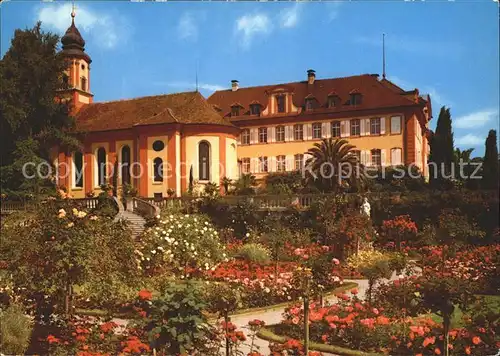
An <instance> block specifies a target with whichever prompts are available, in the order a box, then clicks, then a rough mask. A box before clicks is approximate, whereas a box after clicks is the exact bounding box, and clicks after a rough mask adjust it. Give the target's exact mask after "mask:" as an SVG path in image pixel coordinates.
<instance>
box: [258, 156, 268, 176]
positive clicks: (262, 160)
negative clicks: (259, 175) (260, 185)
mask: <svg viewBox="0 0 500 356" xmlns="http://www.w3.org/2000/svg"><path fill="white" fill-rule="evenodd" d="M267 171H268V164H267V157H266V156H264V157H259V172H267Z"/></svg>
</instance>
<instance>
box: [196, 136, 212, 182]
mask: <svg viewBox="0 0 500 356" xmlns="http://www.w3.org/2000/svg"><path fill="white" fill-rule="evenodd" d="M198 160H199V161H198V179H199V180H210V144H209V143H208V142H207V141H201V142H200V144H199V145H198Z"/></svg>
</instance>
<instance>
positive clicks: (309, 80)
mask: <svg viewBox="0 0 500 356" xmlns="http://www.w3.org/2000/svg"><path fill="white" fill-rule="evenodd" d="M315 79H316V71H315V70H313V69H309V70H308V71H307V83H308V84H314V80H315Z"/></svg>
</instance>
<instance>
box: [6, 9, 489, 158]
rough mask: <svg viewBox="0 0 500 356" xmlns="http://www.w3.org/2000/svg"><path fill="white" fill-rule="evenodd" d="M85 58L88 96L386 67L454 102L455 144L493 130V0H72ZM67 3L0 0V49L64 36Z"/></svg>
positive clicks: (435, 97) (472, 143)
mask: <svg viewBox="0 0 500 356" xmlns="http://www.w3.org/2000/svg"><path fill="white" fill-rule="evenodd" d="M76 6H77V9H76V13H77V15H76V25H77V26H78V28H79V29H80V32H81V33H82V35H83V37H84V39H85V40H86V42H87V46H86V51H87V53H88V54H89V55H90V56H91V57H92V60H93V62H92V65H91V70H92V72H91V79H90V85H91V90H92V91H93V92H94V94H95V100H96V101H108V100H114V99H122V98H133V97H137V96H144V95H154V94H161V93H172V92H179V91H185V90H193V89H194V87H195V78H196V74H195V73H196V71H197V72H198V81H199V86H200V89H201V92H202V93H203V94H204V95H205V96H208V95H209V94H210V93H211V92H212V91H213V90H215V89H219V88H228V87H229V86H230V81H231V80H232V79H238V80H239V81H240V85H241V86H251V85H263V84H272V83H282V82H289V81H298V80H305V78H306V70H307V69H309V68H312V69H315V70H316V75H317V77H319V78H327V77H337V76H349V75H356V74H362V73H379V74H381V73H382V44H381V37H382V33H385V34H386V57H387V75H388V78H389V79H391V80H393V81H394V82H395V83H396V84H399V85H400V86H402V87H403V88H404V89H408V90H409V89H413V88H419V90H420V92H421V93H429V94H430V95H431V97H432V101H433V109H434V110H433V114H434V119H433V121H432V125H431V127H432V128H434V127H435V124H436V121H437V116H438V113H439V108H440V107H441V106H442V105H447V106H449V107H451V112H452V115H453V123H454V133H455V143H456V144H457V146H459V147H462V148H469V147H474V148H475V152H474V153H475V154H476V155H482V154H483V153H484V140H485V137H486V135H487V132H488V130H489V129H491V128H495V129H498V108H499V66H498V60H499V38H498V36H499V28H498V3H497V2H494V1H489V0H484V1H473V2H470V1H469V2H461V1H456V2H434V1H426V2H403V1H398V2H395V1H387V2H381V1H380V2H379V1H377V2H375V1H373V2H329V3H324V2H314V3H293V2H260V3H250V2H222V3H214V2H164V3H152V2H135V3H132V2H118V1H107V2H92V1H87V2H76ZM70 12H71V5H70V3H67V2H66V3H61V2H51V3H50V2H45V3H40V2H8V3H5V2H4V3H3V4H2V5H1V20H2V21H1V22H2V24H1V53H2V55H3V54H4V53H5V51H6V50H7V49H8V46H9V45H10V39H11V37H12V35H13V32H14V30H15V29H16V28H26V27H31V26H33V24H34V23H35V22H36V21H37V20H41V21H42V26H43V28H44V29H45V30H50V31H53V32H56V33H58V34H63V33H64V31H65V30H66V28H67V27H68V26H69V25H70V22H71V19H70Z"/></svg>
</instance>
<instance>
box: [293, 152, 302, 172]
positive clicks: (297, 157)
mask: <svg viewBox="0 0 500 356" xmlns="http://www.w3.org/2000/svg"><path fill="white" fill-rule="evenodd" d="M294 159H295V170H296V171H300V170H302V168H304V155H303V154H301V153H298V154H296V155H295V157H294Z"/></svg>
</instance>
